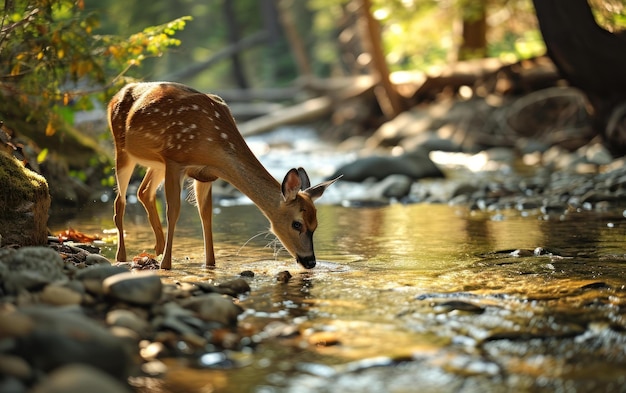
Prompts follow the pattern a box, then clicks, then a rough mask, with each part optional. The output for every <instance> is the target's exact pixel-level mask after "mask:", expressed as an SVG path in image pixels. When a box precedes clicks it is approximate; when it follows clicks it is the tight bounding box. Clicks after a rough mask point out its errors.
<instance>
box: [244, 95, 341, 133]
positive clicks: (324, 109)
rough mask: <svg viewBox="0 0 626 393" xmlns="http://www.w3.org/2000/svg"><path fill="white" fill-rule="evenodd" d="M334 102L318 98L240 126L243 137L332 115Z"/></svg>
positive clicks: (328, 98)
mask: <svg viewBox="0 0 626 393" xmlns="http://www.w3.org/2000/svg"><path fill="white" fill-rule="evenodd" d="M332 108H333V100H332V99H331V98H330V97H326V96H323V97H317V98H311V99H310V100H306V101H304V102H302V103H300V104H296V105H293V106H290V107H287V108H283V109H279V110H276V111H274V112H272V113H269V114H267V115H265V116H261V117H257V118H256V119H252V120H249V121H246V122H244V123H241V124H239V125H238V128H239V132H241V134H242V135H243V136H250V135H257V134H261V133H264V132H267V131H271V130H273V129H275V128H276V127H279V126H283V125H286V124H298V123H306V122H310V121H313V120H317V119H319V118H320V117H323V116H328V115H330V114H331V112H332Z"/></svg>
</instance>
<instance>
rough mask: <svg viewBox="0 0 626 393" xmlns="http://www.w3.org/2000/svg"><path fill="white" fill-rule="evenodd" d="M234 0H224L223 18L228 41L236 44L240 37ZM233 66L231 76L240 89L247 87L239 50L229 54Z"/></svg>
mask: <svg viewBox="0 0 626 393" xmlns="http://www.w3.org/2000/svg"><path fill="white" fill-rule="evenodd" d="M233 3H234V2H233V1H231V0H224V3H223V6H224V9H223V11H224V18H226V29H227V33H228V42H229V43H230V44H231V45H237V44H238V43H239V40H240V39H241V37H240V35H239V26H238V24H237V17H236V13H235V8H234V4H233ZM230 59H231V61H232V64H233V67H232V71H233V77H234V78H235V82H236V84H237V86H238V87H239V88H240V89H247V88H248V86H249V85H248V80H247V78H246V74H245V72H244V70H243V66H242V64H241V58H240V57H239V52H233V53H232V54H231V56H230Z"/></svg>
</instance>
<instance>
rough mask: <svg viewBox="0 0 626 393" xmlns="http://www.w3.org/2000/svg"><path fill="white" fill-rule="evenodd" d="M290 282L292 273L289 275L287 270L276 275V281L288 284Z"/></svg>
mask: <svg viewBox="0 0 626 393" xmlns="http://www.w3.org/2000/svg"><path fill="white" fill-rule="evenodd" d="M289 280H291V273H289V272H288V271H287V270H284V271H282V272H279V273H278V274H277V275H276V281H278V282H283V283H286V282H289Z"/></svg>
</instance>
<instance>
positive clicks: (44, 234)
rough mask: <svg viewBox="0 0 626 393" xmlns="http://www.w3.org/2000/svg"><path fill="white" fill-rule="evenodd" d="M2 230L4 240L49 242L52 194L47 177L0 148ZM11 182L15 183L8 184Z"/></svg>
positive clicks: (0, 219)
mask: <svg viewBox="0 0 626 393" xmlns="http://www.w3.org/2000/svg"><path fill="white" fill-rule="evenodd" d="M0 184H2V185H3V186H2V187H0V233H1V234H2V244H19V245H22V246H32V245H42V244H46V240H47V239H48V227H47V224H48V209H49V208H50V194H49V192H48V183H47V182H46V179H44V178H43V177H42V176H40V175H38V174H37V173H35V172H33V171H31V170H30V169H27V168H25V167H24V165H22V163H21V162H19V161H18V160H16V159H15V158H13V157H11V156H10V155H9V154H7V153H6V152H5V151H3V150H2V151H0ZM8 184H10V185H11V187H7V186H4V185H8Z"/></svg>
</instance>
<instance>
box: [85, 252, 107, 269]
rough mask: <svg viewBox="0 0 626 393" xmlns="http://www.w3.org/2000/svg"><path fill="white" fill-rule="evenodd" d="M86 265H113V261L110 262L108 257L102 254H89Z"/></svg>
mask: <svg viewBox="0 0 626 393" xmlns="http://www.w3.org/2000/svg"><path fill="white" fill-rule="evenodd" d="M85 264H86V265H88V266H89V265H107V266H110V265H111V261H109V260H108V259H107V258H106V257H104V256H103V255H100V254H89V255H87V258H86V259H85Z"/></svg>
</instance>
